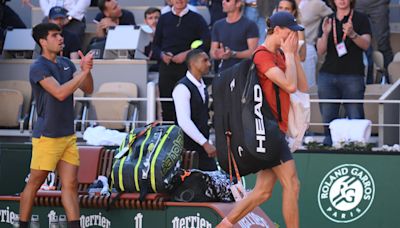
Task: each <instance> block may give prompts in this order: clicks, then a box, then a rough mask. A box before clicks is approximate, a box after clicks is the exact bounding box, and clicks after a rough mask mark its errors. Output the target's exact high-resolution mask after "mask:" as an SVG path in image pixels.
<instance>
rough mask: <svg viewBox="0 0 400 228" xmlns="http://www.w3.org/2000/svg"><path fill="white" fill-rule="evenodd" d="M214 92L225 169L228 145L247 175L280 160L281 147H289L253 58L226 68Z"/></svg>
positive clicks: (218, 140)
mask: <svg viewBox="0 0 400 228" xmlns="http://www.w3.org/2000/svg"><path fill="white" fill-rule="evenodd" d="M276 89H278V88H277V87H276ZM212 91H213V99H214V103H213V104H214V126H215V136H216V148H217V151H218V162H219V164H220V166H221V167H222V169H223V170H225V171H226V172H229V159H228V147H230V149H231V150H232V153H233V156H234V158H235V160H236V163H237V165H238V169H239V173H240V175H243V176H245V175H247V174H249V173H256V172H258V171H259V170H261V169H265V168H267V167H268V166H269V165H270V164H271V163H276V162H279V158H280V156H279V153H280V150H281V148H282V147H287V142H286V140H285V135H284V133H283V132H281V131H280V129H279V126H278V123H277V120H276V119H275V117H274V116H273V115H272V112H271V110H270V107H269V105H268V103H267V101H266V98H265V97H264V94H263V92H262V90H261V86H260V84H259V81H258V77H257V73H256V68H255V65H254V64H253V61H252V60H251V59H246V60H242V61H241V62H240V63H238V64H236V65H234V66H232V67H230V68H228V69H226V70H224V71H222V72H221V73H220V74H219V75H218V76H217V77H216V78H214V80H213V90H212ZM278 108H279V107H278ZM227 132H230V142H231V143H230V145H228V143H227V141H228V140H227V135H226V133H227Z"/></svg>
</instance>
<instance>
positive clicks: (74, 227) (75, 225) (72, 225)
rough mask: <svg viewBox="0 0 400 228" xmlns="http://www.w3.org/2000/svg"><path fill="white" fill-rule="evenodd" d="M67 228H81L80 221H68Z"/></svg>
mask: <svg viewBox="0 0 400 228" xmlns="http://www.w3.org/2000/svg"><path fill="white" fill-rule="evenodd" d="M68 228H81V222H80V220H75V221H68Z"/></svg>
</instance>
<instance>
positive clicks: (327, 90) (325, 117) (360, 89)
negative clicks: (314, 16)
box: [317, 0, 371, 145]
mask: <svg viewBox="0 0 400 228" xmlns="http://www.w3.org/2000/svg"><path fill="white" fill-rule="evenodd" d="M354 4H355V0H332V6H333V8H334V13H333V14H332V15H330V16H329V17H326V18H325V19H324V20H323V22H322V24H321V26H320V30H319V35H318V37H319V38H318V41H317V50H318V55H320V56H322V55H323V54H326V57H325V61H324V63H323V65H322V67H321V70H320V72H319V75H318V80H317V84H318V96H319V98H320V99H364V91H365V83H364V64H363V51H365V50H367V49H368V47H369V45H370V43H371V28H370V24H369V20H368V17H367V16H366V15H365V14H363V13H360V12H358V11H355V10H354ZM339 107H340V104H337V103H321V104H320V110H321V114H322V121H323V122H324V123H326V124H327V123H330V122H331V121H332V120H334V119H336V118H338V117H339ZM344 107H345V109H346V115H347V117H348V118H350V119H363V118H364V108H363V104H344ZM324 131H325V136H326V137H325V139H324V144H325V145H332V140H331V137H330V131H329V128H328V127H327V126H325V129H324Z"/></svg>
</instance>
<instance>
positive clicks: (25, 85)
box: [0, 80, 32, 121]
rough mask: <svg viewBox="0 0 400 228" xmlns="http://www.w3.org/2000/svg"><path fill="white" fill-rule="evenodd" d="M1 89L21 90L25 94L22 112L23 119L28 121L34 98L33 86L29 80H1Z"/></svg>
mask: <svg viewBox="0 0 400 228" xmlns="http://www.w3.org/2000/svg"><path fill="white" fill-rule="evenodd" d="M0 89H13V90H18V91H19V92H21V94H22V96H23V108H22V113H21V114H22V115H21V119H22V120H25V121H28V118H29V109H30V105H31V98H32V87H31V84H30V83H29V81H23V80H5V81H0Z"/></svg>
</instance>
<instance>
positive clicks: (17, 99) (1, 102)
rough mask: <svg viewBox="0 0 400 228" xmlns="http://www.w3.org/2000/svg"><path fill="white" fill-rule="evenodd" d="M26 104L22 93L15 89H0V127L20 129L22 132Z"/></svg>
mask: <svg viewBox="0 0 400 228" xmlns="http://www.w3.org/2000/svg"><path fill="white" fill-rule="evenodd" d="M23 103H24V97H23V95H22V93H21V92H20V91H18V90H14V89H0V107H1V110H2V111H1V115H0V126H2V127H7V128H15V127H18V126H19V127H20V129H21V131H22V127H23V120H21V118H20V116H21V111H22V106H23Z"/></svg>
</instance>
